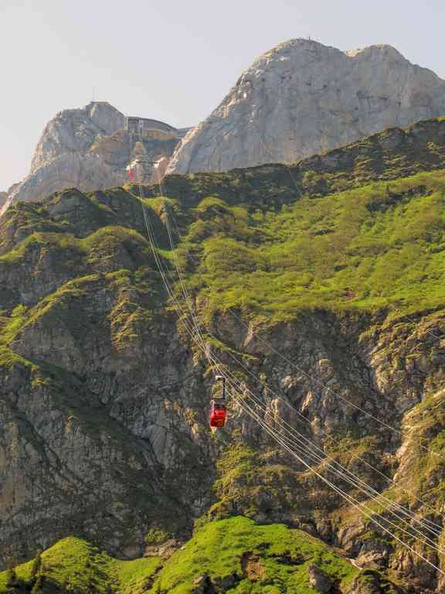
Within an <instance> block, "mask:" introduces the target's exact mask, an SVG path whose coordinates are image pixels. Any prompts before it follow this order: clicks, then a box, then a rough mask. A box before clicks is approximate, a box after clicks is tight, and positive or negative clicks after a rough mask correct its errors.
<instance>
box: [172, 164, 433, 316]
mask: <svg viewBox="0 0 445 594" xmlns="http://www.w3.org/2000/svg"><path fill="white" fill-rule="evenodd" d="M235 210H236V212H235ZM209 211H210V212H211V216H207V215H206V214H205V213H208V212H209ZM195 213H196V216H197V220H196V221H195V222H194V223H193V224H192V225H191V226H190V228H189V232H188V235H187V236H185V237H184V238H183V241H182V243H181V244H180V246H179V250H178V251H179V252H180V254H181V257H182V259H183V261H185V262H187V263H188V265H189V268H190V266H192V270H193V272H192V273H191V274H189V276H188V282H189V287H190V289H192V290H194V291H196V292H199V293H200V294H201V303H205V304H206V305H205V307H206V308H207V312H208V311H214V310H218V309H229V308H231V307H237V308H248V309H251V310H254V311H257V312H261V311H262V312H267V314H268V315H269V317H270V318H271V319H276V320H282V319H290V318H292V317H294V316H295V314H296V313H297V312H298V311H301V310H302V309H304V308H308V307H309V308H327V309H334V310H338V309H350V308H358V309H366V310H376V309H386V308H388V307H396V308H398V309H399V310H400V311H402V312H403V311H408V310H409V311H414V310H417V311H423V310H426V309H435V308H438V307H442V306H443V305H444V304H445V239H444V233H445V214H444V213H445V174H444V172H442V171H440V172H435V173H422V174H418V175H416V176H413V177H411V178H406V179H400V180H395V181H392V182H391V183H390V184H388V183H386V182H385V183H382V182H380V183H373V184H371V185H369V186H365V187H362V188H358V189H354V190H349V191H346V192H343V193H340V194H333V195H330V196H324V197H320V198H312V197H309V196H306V197H301V198H300V199H299V200H297V201H296V202H295V203H294V204H290V205H284V206H283V207H282V209H281V210H280V211H279V212H275V211H264V210H262V211H260V210H257V211H254V212H252V211H249V209H247V208H241V207H236V209H235V208H234V207H231V206H229V205H228V204H227V203H224V202H223V201H222V200H220V199H218V200H216V199H214V198H213V199H208V198H206V199H204V200H203V201H202V202H201V203H200V204H199V205H198V206H197V207H196V209H195ZM203 213H204V215H205V216H203Z"/></svg>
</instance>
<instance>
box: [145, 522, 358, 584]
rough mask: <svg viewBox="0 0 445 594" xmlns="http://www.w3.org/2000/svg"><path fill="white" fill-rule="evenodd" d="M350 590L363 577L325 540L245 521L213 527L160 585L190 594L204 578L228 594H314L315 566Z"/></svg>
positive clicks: (171, 564)
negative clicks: (311, 568) (311, 570)
mask: <svg viewBox="0 0 445 594" xmlns="http://www.w3.org/2000/svg"><path fill="white" fill-rule="evenodd" d="M313 564H315V565H317V566H318V567H319V568H320V569H322V570H323V571H324V572H325V573H326V574H327V575H328V576H329V577H330V578H331V579H332V582H333V583H336V584H342V585H343V586H345V585H346V584H348V583H350V582H351V581H352V580H353V578H354V577H355V576H356V575H357V573H358V571H357V570H356V569H355V568H354V567H353V566H352V565H351V564H350V563H349V562H348V561H344V560H342V559H340V558H339V557H338V556H337V555H336V554H335V552H334V551H333V550H332V549H330V548H329V547H328V546H327V545H325V544H323V543H321V542H320V541H319V540H317V539H315V538H313V537H311V536H309V535H308V534H306V533H304V532H302V531H300V530H291V529H289V528H287V527H286V526H283V525H280V524H272V525H269V526H260V525H258V524H256V523H255V522H254V521H252V520H249V519H247V518H243V517H236V518H230V519H228V520H221V521H218V522H211V523H209V524H206V525H205V526H203V527H202V528H200V529H199V530H198V531H197V532H196V534H195V535H194V536H193V538H192V539H191V540H190V541H189V542H187V544H186V545H185V547H184V548H183V549H182V550H180V551H178V552H176V553H175V554H174V555H173V556H172V557H171V558H170V559H169V560H168V561H167V563H166V564H165V565H164V567H163V568H162V570H161V571H160V572H159V574H158V576H157V578H156V580H155V588H154V591H155V592H156V587H157V588H158V591H160V592H169V594H187V593H188V592H192V591H193V585H194V583H195V581H196V580H197V579H199V577H200V576H203V577H204V578H205V577H206V576H207V577H208V578H210V580H211V581H212V582H213V583H216V584H220V585H221V584H226V590H225V591H227V592H233V593H235V592H237V593H241V592H245V593H252V594H253V593H256V592H258V593H261V592H268V593H269V594H272V593H274V592H277V593H278V592H288V593H295V594H296V593H298V594H312V593H314V594H315V592H316V590H314V589H312V588H311V587H310V585H309V572H308V569H309V566H310V565H313Z"/></svg>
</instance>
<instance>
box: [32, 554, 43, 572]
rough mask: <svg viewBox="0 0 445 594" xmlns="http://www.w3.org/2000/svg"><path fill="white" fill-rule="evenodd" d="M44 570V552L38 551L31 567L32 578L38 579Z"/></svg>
mask: <svg viewBox="0 0 445 594" xmlns="http://www.w3.org/2000/svg"><path fill="white" fill-rule="evenodd" d="M41 568H42V551H40V550H38V551H37V553H36V556H35V557H34V561H33V562H32V567H31V577H33V578H34V577H36V576H37V575H38V574H39V573H40V569H41Z"/></svg>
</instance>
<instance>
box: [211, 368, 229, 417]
mask: <svg viewBox="0 0 445 594" xmlns="http://www.w3.org/2000/svg"><path fill="white" fill-rule="evenodd" d="M215 379H216V380H221V381H222V394H221V397H220V398H214V399H213V400H211V401H210V427H218V428H221V427H224V425H225V424H226V419H227V406H226V378H225V377H223V376H222V375H217V376H216V378H215Z"/></svg>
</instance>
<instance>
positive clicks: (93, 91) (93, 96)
mask: <svg viewBox="0 0 445 594" xmlns="http://www.w3.org/2000/svg"><path fill="white" fill-rule="evenodd" d="M94 91H95V88H94V87H93V98H92V99H91V101H92V102H93V103H94Z"/></svg>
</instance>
